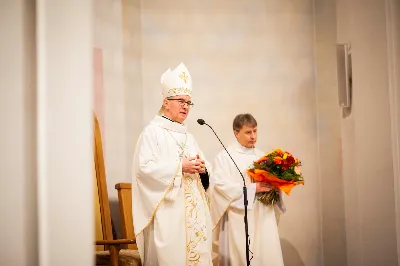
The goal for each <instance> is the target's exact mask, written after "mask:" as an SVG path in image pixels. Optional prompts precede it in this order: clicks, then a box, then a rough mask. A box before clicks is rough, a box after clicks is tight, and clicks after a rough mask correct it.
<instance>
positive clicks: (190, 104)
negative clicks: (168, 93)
mask: <svg viewBox="0 0 400 266" xmlns="http://www.w3.org/2000/svg"><path fill="white" fill-rule="evenodd" d="M167 100H168V101H178V102H179V105H180V106H182V107H183V106H185V104H187V105H188V107H189V108H190V107H193V105H194V104H193V103H192V102H191V101H188V102H187V101H185V100H184V99H167Z"/></svg>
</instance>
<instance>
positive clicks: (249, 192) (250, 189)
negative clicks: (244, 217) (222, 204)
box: [230, 183, 256, 210]
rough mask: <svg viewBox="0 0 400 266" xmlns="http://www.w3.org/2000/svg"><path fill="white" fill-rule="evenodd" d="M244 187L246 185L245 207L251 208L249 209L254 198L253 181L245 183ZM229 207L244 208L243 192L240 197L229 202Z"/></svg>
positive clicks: (254, 187)
mask: <svg viewBox="0 0 400 266" xmlns="http://www.w3.org/2000/svg"><path fill="white" fill-rule="evenodd" d="M246 187H247V201H248V203H249V204H248V205H247V209H249V210H251V209H253V205H254V199H255V197H256V184H255V183H251V184H246ZM230 207H231V208H236V209H240V210H244V195H243V193H242V195H241V196H240V198H238V199H237V200H235V201H234V202H232V203H231V205H230Z"/></svg>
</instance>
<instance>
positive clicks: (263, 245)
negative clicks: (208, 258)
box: [211, 114, 283, 266]
mask: <svg viewBox="0 0 400 266" xmlns="http://www.w3.org/2000/svg"><path fill="white" fill-rule="evenodd" d="M233 132H234V134H235V137H236V139H237V141H236V142H235V143H234V144H232V145H230V146H229V147H228V148H227V150H228V151H229V153H230V154H231V156H232V158H233V159H234V160H235V162H236V164H237V165H238V167H239V169H240V171H241V172H242V174H243V175H244V177H245V180H246V185H247V191H248V192H247V195H248V222H249V237H250V250H251V251H252V253H253V254H251V253H250V258H251V257H253V258H252V259H251V265H254V266H282V265H283V259H282V251H281V245H280V240H279V234H278V228H277V223H276V218H275V210H274V206H266V205H263V204H262V203H261V202H259V201H258V200H256V199H255V197H256V193H257V192H266V191H268V190H270V187H269V185H268V184H266V183H257V184H256V183H251V181H250V178H249V177H248V175H247V173H246V169H248V168H249V166H251V165H252V163H253V162H254V161H256V160H257V159H259V158H260V157H262V156H263V155H264V154H265V153H264V152H262V151H260V150H258V149H256V148H255V144H256V141H257V121H256V120H255V119H254V117H253V116H252V115H251V114H240V115H237V116H236V117H235V119H234V121H233ZM213 170H214V172H213V180H214V182H215V184H214V188H213V190H212V193H211V217H212V222H213V228H215V229H217V230H220V231H219V266H244V265H247V264H246V235H245V230H244V219H243V218H244V202H243V180H242V177H241V175H240V173H239V172H238V170H237V168H236V167H235V165H234V164H233V162H232V160H231V159H230V158H229V155H228V154H227V153H226V151H225V150H222V151H221V152H220V153H219V154H218V155H217V157H216V159H215V165H214V169H213ZM281 207H282V208H283V206H281ZM217 226H218V227H217Z"/></svg>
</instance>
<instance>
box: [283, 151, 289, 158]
mask: <svg viewBox="0 0 400 266" xmlns="http://www.w3.org/2000/svg"><path fill="white" fill-rule="evenodd" d="M287 157H288V154H287V153H286V152H285V154H284V155H283V160H286V159H287Z"/></svg>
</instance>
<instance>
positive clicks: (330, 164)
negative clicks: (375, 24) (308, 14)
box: [314, 0, 347, 266]
mask: <svg viewBox="0 0 400 266" xmlns="http://www.w3.org/2000/svg"><path fill="white" fill-rule="evenodd" d="M314 22H315V55H316V61H315V63H316V64H315V67H316V73H317V74H316V86H317V90H316V95H317V113H318V116H317V117H318V119H317V121H318V147H319V149H318V150H319V157H318V165H319V176H320V184H319V186H320V188H319V191H320V195H321V213H322V220H321V227H322V232H321V233H322V244H323V245H322V246H323V251H324V253H323V254H324V265H325V266H329V265H332V266H336V265H343V266H344V265H346V257H347V256H346V254H347V253H346V231H345V209H344V191H343V182H344V181H343V175H342V172H343V170H344V169H343V166H342V137H341V123H340V119H341V110H340V109H339V104H338V93H337V79H336V50H335V43H336V31H337V28H336V5H335V1H333V0H317V1H315V9H314Z"/></svg>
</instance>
